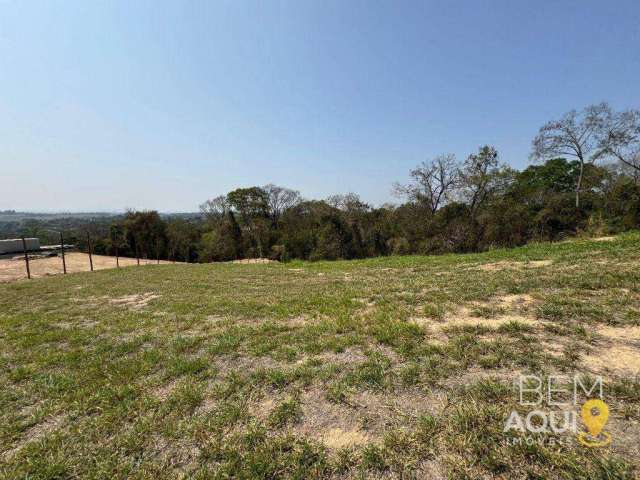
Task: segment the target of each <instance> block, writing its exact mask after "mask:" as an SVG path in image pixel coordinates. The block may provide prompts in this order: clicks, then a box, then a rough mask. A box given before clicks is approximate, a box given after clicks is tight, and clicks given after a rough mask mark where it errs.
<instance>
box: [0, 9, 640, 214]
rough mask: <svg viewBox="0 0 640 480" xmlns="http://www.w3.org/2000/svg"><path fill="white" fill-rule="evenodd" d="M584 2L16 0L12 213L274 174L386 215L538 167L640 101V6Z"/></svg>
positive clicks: (179, 209)
mask: <svg viewBox="0 0 640 480" xmlns="http://www.w3.org/2000/svg"><path fill="white" fill-rule="evenodd" d="M580 7H581V9H580V10H577V9H576V8H575V7H574V6H572V5H569V4H565V5H562V4H560V5H557V4H548V5H547V4H545V5H533V4H531V5H514V4H512V3H511V2H506V1H495V2H492V3H491V4H490V5H488V4H477V3H475V2H457V3H455V4H454V3H451V4H436V3H429V4H425V3H423V2H412V1H406V2H401V3H396V2H387V3H379V4H376V5H372V4H370V3H368V2H355V1H354V2H349V3H343V2H337V1H332V2H324V3H323V4H322V5H321V4H319V3H314V2H273V3H269V4H261V3H257V2H248V3H242V4H236V3H231V2H218V3H215V4H214V3H200V2H189V3H187V4H178V3H172V2H149V1H145V2H136V4H128V3H126V2H122V1H120V2H113V3H109V4H94V3H91V4H86V3H82V2H65V3H61V4H57V3H49V2H42V3H39V4H35V3H34V4H28V5H25V4H19V3H3V4H2V6H0V9H1V10H0V11H1V12H2V15H1V16H0V31H1V32H2V34H0V53H2V55H0V71H2V72H3V73H2V75H0V88H2V91H3V92H4V93H5V95H4V98H3V100H2V101H1V102H0V108H1V109H2V113H3V115H0V128H2V131H3V133H4V139H3V142H1V143H0V158H1V159H2V160H0V161H1V162H2V170H3V172H4V176H5V177H6V178H8V179H11V181H9V182H7V181H5V185H4V188H3V189H2V190H1V191H0V205H1V206H2V207H0V210H2V209H5V208H6V209H14V210H16V211H21V212H25V213H27V212H32V213H100V212H103V213H114V212H124V211H125V210H126V209H127V208H133V209H136V210H143V209H144V210H157V211H160V212H163V213H194V212H197V211H198V206H199V205H200V204H201V203H202V202H204V201H206V200H207V199H209V198H213V197H215V196H217V195H220V194H223V193H226V192H228V191H230V190H233V189H234V188H238V187H241V186H247V185H265V184H268V183H275V184H277V185H282V186H285V187H289V188H293V189H295V190H299V191H300V192H301V194H302V195H303V196H304V197H305V198H314V199H324V198H327V197H328V196H330V195H333V194H346V193H348V192H354V193H357V194H359V195H360V196H361V198H362V200H363V201H364V202H366V203H368V204H371V205H374V206H380V205H382V204H384V203H395V201H396V200H395V197H394V196H393V195H392V193H391V190H392V185H393V183H394V182H396V181H398V182H405V181H407V180H408V174H409V171H410V169H412V168H414V167H415V166H416V165H418V164H419V163H420V162H422V161H424V160H427V159H430V158H433V157H435V156H437V155H439V154H443V153H454V154H455V155H456V156H457V158H458V160H464V158H466V156H467V155H469V154H470V153H473V152H475V151H477V148H478V147H479V146H481V145H484V144H490V145H493V146H495V147H496V148H497V149H498V151H499V152H500V155H501V160H502V161H503V162H505V163H507V164H509V165H511V166H512V167H514V168H517V169H519V170H522V169H524V168H526V166H527V165H529V160H528V156H529V153H530V151H531V140H532V139H533V137H534V136H535V135H536V133H537V131H538V129H539V127H541V126H542V125H543V124H544V123H545V122H547V121H549V120H554V119H557V118H560V117H561V116H562V115H563V114H564V113H565V112H567V111H569V110H572V109H578V110H579V109H581V108H583V107H585V106H587V105H590V104H594V103H599V102H601V101H607V102H609V103H610V104H611V105H612V107H613V108H614V109H616V110H621V109H627V108H638V107H639V106H640V93H639V92H638V91H637V89H636V88H634V85H635V84H636V82H637V78H638V76H640V56H639V55H638V53H637V45H638V44H640V42H639V40H640V33H639V31H638V28H637V25H638V24H639V23H640V5H638V4H637V2H631V1H627V2H616V3H615V4H602V3H601V2H583V3H581V4H580ZM363 12H366V15H363ZM610 25H615V28H612V27H610ZM585 32H586V33H587V34H585ZM5 205H6V207H4V206H5ZM42 205H51V209H50V210H48V209H43V208H42Z"/></svg>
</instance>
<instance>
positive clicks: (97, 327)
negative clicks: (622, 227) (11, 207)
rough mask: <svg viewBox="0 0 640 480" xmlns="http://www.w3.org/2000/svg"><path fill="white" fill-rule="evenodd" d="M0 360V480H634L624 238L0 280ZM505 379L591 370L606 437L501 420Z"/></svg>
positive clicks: (634, 275) (508, 405) (514, 397)
mask: <svg viewBox="0 0 640 480" xmlns="http://www.w3.org/2000/svg"><path fill="white" fill-rule="evenodd" d="M0 364H1V366H2V368H1V369H0V416H1V418H0V420H1V421H0V475H2V476H3V477H5V478H30V479H36V478H105V479H106V478H109V479H111V478H153V479H162V478H176V477H189V478H229V477H233V478H244V479H253V478H494V477H498V478H505V479H506V478H567V479H573V478H584V479H598V478H601V479H616V478H636V477H637V476H638V472H639V471H640V469H639V467H640V447H639V443H640V423H639V422H640V385H639V384H638V381H637V375H638V371H639V369H640V234H638V233H631V234H627V235H623V236H620V237H617V238H615V239H613V240H612V239H603V240H602V241H586V240H580V241H572V242H565V243H559V244H541V245H532V246H528V247H525V248H519V249H514V250H496V251H491V252H488V253H483V254H474V255H447V256H438V257H392V258H379V259H370V260H362V261H349V262H318V263H302V262H294V263H288V264H267V265H234V264H217V265H160V266H155V265H149V266H144V267H140V268H123V269H120V270H105V271H100V272H95V273H77V274H73V275H67V276H66V277H61V276H58V277H50V278H41V279H36V280H32V281H30V282H29V281H20V282H17V283H12V284H2V285H0ZM521 373H534V374H536V375H545V376H548V375H552V374H563V375H573V374H574V373H580V374H587V373H588V374H590V375H602V376H603V379H604V394H605V401H606V402H607V404H608V405H609V408H610V411H611V413H610V419H609V422H608V423H607V425H606V427H605V430H606V431H608V432H610V434H611V436H612V443H611V445H610V446H608V447H602V448H586V447H584V446H582V445H580V444H578V443H577V442H576V441H575V435H574V434H573V433H566V434H537V435H536V439H541V441H540V442H538V441H536V442H532V443H531V444H527V443H526V442H520V443H519V442H518V441H517V440H518V439H519V438H524V437H526V435H525V434H521V433H518V432H513V431H511V432H508V433H504V432H503V427H504V424H505V421H506V419H507V417H508V415H509V413H510V412H511V411H512V410H514V409H515V410H517V411H519V412H522V413H526V412H527V411H528V410H530V409H531V407H524V406H522V405H520V404H519V403H518V391H517V389H516V386H515V385H514V381H516V380H517V378H518V375H519V374H521ZM538 408H540V409H543V410H544V409H552V407H551V406H548V405H542V406H540V407H538ZM580 427H581V424H580ZM554 439H555V440H557V442H556V443H554V442H552V441H550V440H554Z"/></svg>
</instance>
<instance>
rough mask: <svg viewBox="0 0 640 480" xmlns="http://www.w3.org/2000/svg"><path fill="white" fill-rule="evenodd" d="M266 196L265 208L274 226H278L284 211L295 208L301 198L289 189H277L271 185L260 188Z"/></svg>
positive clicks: (295, 191)
mask: <svg viewBox="0 0 640 480" xmlns="http://www.w3.org/2000/svg"><path fill="white" fill-rule="evenodd" d="M262 190H264V192H265V193H266V194H267V207H268V212H269V216H270V217H271V220H272V221H273V224H274V225H276V226H277V225H278V222H279V221H280V217H281V216H282V213H283V212H284V211H285V210H288V209H289V208H292V207H294V206H296V205H297V204H298V203H300V201H301V200H302V198H301V197H300V192H298V191H297V190H291V189H289V188H284V187H278V186H277V185H274V184H272V183H270V184H268V185H265V186H264V187H262Z"/></svg>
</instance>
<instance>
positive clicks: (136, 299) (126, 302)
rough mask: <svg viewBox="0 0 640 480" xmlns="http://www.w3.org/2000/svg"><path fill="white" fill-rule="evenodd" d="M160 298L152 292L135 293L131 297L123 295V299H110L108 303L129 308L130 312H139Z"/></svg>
mask: <svg viewBox="0 0 640 480" xmlns="http://www.w3.org/2000/svg"><path fill="white" fill-rule="evenodd" d="M156 298H160V295H156V294H155V293H152V292H146V293H137V294H133V295H125V296H123V297H117V298H110V299H109V303H110V304H111V305H119V306H124V307H127V308H130V309H132V310H141V309H143V308H145V307H146V306H148V305H149V302H151V301H152V300H155V299H156Z"/></svg>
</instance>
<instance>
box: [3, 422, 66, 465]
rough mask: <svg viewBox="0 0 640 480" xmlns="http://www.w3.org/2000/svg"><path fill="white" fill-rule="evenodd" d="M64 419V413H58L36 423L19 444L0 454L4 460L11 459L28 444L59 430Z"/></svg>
mask: <svg viewBox="0 0 640 480" xmlns="http://www.w3.org/2000/svg"><path fill="white" fill-rule="evenodd" d="M64 419H65V416H64V415H56V416H52V417H49V418H47V419H45V420H44V421H43V422H41V423H39V424H37V425H34V426H33V427H31V428H30V429H29V430H27V432H26V433H25V435H24V437H23V438H22V440H21V441H20V442H19V443H18V445H16V446H15V447H14V448H12V449H11V450H7V451H6V452H4V453H3V454H2V455H0V458H3V459H4V460H9V459H11V458H12V457H13V456H14V455H16V454H17V453H18V452H19V451H20V450H22V449H23V448H24V447H25V446H27V445H28V444H30V443H33V442H37V441H38V440H40V439H42V438H43V437H45V436H46V435H48V434H50V433H53V432H55V431H56V430H58V429H59V428H60V427H61V426H62V424H63V422H64Z"/></svg>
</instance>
